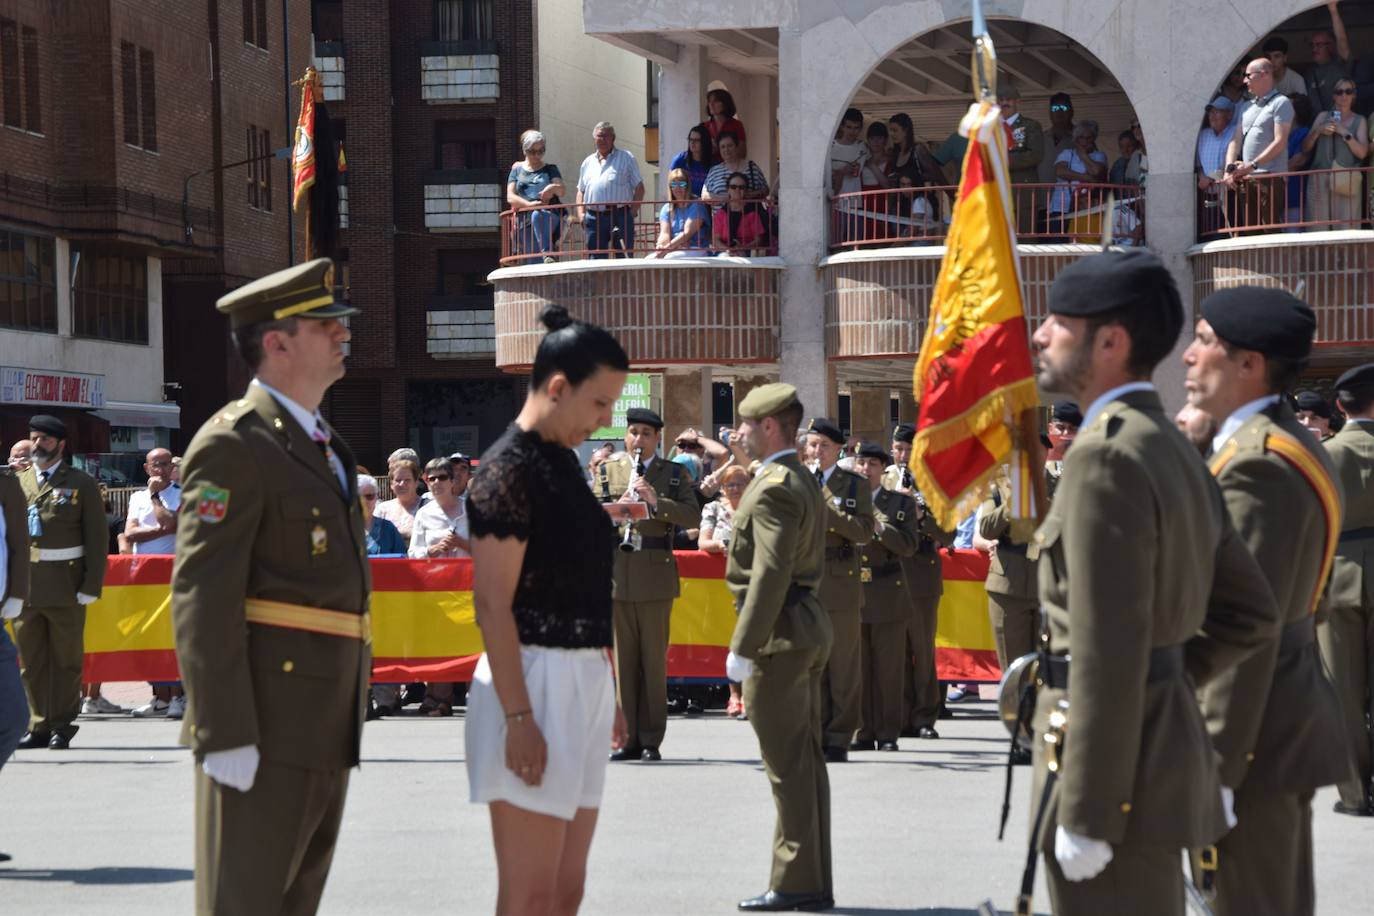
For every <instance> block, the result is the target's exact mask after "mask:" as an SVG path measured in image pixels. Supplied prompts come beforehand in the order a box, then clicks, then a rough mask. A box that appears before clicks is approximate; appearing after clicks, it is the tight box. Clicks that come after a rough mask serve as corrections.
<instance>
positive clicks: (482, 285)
mask: <svg viewBox="0 0 1374 916" xmlns="http://www.w3.org/2000/svg"><path fill="white" fill-rule="evenodd" d="M438 254H439V265H438V266H439V276H438V278H437V283H436V289H435V293H436V295H437V296H438V297H441V299H442V304H443V305H444V306H446V307H447V308H449V309H453V308H458V309H469V310H471V309H489V308H491V307H492V302H493V299H494V293H495V290H494V289H493V287H492V285H491V284H490V283H489V282H487V274H489V273H491V272H492V271H493V270H495V269H496V268H497V267H498V266H499V265H498V264H497V263H496V262H497V256H496V255H495V254H493V253H492V252H490V251H487V250H482V249H474V250H452V251H440V252H439V253H438Z"/></svg>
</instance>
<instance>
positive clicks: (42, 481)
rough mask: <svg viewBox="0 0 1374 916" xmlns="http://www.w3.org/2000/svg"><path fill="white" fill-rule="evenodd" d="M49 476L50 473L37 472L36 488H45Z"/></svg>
mask: <svg viewBox="0 0 1374 916" xmlns="http://www.w3.org/2000/svg"><path fill="white" fill-rule="evenodd" d="M51 475H52V471H39V472H38V486H39V487H46V486H47V485H48V477H49V476H51Z"/></svg>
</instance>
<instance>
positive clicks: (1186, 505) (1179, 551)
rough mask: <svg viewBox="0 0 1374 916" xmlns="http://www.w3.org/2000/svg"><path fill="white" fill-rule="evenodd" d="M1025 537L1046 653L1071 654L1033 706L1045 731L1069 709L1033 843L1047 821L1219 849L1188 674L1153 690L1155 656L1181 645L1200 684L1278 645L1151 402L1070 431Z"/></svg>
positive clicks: (1208, 493)
mask: <svg viewBox="0 0 1374 916" xmlns="http://www.w3.org/2000/svg"><path fill="white" fill-rule="evenodd" d="M1034 540H1035V542H1036V543H1037V544H1039V545H1040V548H1041V553H1040V560H1039V575H1040V603H1041V607H1042V608H1043V611H1044V613H1045V615H1046V618H1047V620H1048V625H1049V632H1050V652H1051V653H1053V654H1056V655H1063V654H1065V653H1068V654H1069V655H1071V656H1072V663H1071V666H1070V671H1069V690H1068V691H1067V692H1065V691H1062V690H1055V689H1049V688H1046V689H1043V690H1041V691H1040V692H1039V696H1038V698H1037V704H1036V719H1035V729H1036V734H1044V733H1045V728H1046V721H1047V719H1048V717H1049V713H1050V711H1051V710H1053V709H1054V708H1055V704H1056V703H1057V702H1058V701H1059V700H1061V699H1065V698H1067V699H1068V700H1069V702H1070V703H1071V707H1070V709H1069V723H1068V730H1067V731H1068V733H1067V738H1066V744H1065V754H1064V758H1063V762H1062V766H1061V768H1060V769H1061V772H1060V777H1059V780H1058V783H1057V785H1056V787H1055V793H1054V796H1053V797H1052V798H1051V810H1050V816H1048V817H1047V818H1046V828H1047V829H1046V831H1045V833H1044V834H1043V835H1042V837H1041V846H1042V848H1044V849H1049V848H1051V846H1050V845H1048V844H1052V842H1053V840H1052V836H1053V825H1054V824H1056V823H1059V824H1063V825H1064V826H1065V827H1066V828H1068V829H1069V830H1071V831H1073V832H1075V833H1078V834H1080V835H1083V836H1089V837H1093V838H1095V839H1099V840H1105V841H1107V842H1110V843H1114V844H1121V843H1129V844H1149V845H1157V846H1173V847H1197V846H1203V845H1207V844H1210V843H1212V842H1213V841H1214V840H1216V838H1217V837H1218V836H1220V835H1221V834H1222V833H1223V832H1224V830H1225V826H1226V824H1225V819H1224V813H1223V811H1222V809H1221V803H1220V800H1219V791H1220V787H1219V784H1218V781H1217V767H1216V756H1215V752H1214V751H1213V750H1212V743H1211V739H1210V737H1209V736H1208V734H1207V729H1206V726H1205V724H1204V722H1203V719H1202V714H1201V712H1200V711H1199V709H1198V705H1197V700H1196V698H1195V695H1194V690H1193V684H1192V683H1190V682H1189V679H1188V678H1185V677H1173V678H1168V679H1164V680H1159V681H1156V682H1153V683H1150V682H1148V671H1149V665H1150V650H1151V649H1153V648H1156V647H1167V646H1178V645H1180V644H1182V645H1184V656H1185V667H1186V670H1187V672H1188V674H1190V675H1191V676H1192V677H1193V679H1194V682H1195V683H1205V682H1207V681H1209V680H1211V679H1212V678H1213V677H1215V676H1217V675H1218V674H1220V673H1221V672H1222V671H1224V670H1225V669H1226V668H1228V667H1231V666H1233V665H1235V664H1237V663H1238V662H1240V661H1242V660H1243V659H1244V658H1246V657H1247V656H1249V655H1250V654H1252V653H1253V652H1255V651H1256V650H1257V649H1259V648H1260V647H1261V646H1263V645H1265V644H1266V643H1267V642H1268V641H1270V640H1271V639H1273V638H1274V637H1275V635H1276V634H1277V632H1278V610H1277V608H1276V607H1275V604H1274V599H1273V596H1272V595H1271V594H1270V592H1269V587H1268V585H1267V584H1266V583H1265V581H1264V578H1263V575H1262V574H1261V572H1260V570H1259V567H1258V565H1257V564H1256V562H1255V559H1254V557H1252V556H1251V555H1250V551H1249V550H1247V549H1246V547H1245V544H1244V542H1243V541H1241V539H1240V537H1239V536H1238V535H1237V534H1236V532H1235V529H1234V528H1233V527H1232V526H1231V522H1230V519H1229V518H1228V517H1227V515H1226V508H1225V506H1224V505H1223V504H1222V498H1221V492H1220V490H1219V489H1218V487H1217V484H1216V481H1215V480H1213V479H1212V475H1211V474H1210V473H1209V472H1208V470H1207V468H1206V466H1205V465H1204V464H1203V463H1202V461H1201V460H1200V459H1199V457H1198V453H1197V451H1196V450H1195V449H1194V448H1193V446H1192V445H1190V444H1189V443H1188V442H1187V440H1185V439H1184V438H1183V435H1182V433H1180V432H1179V431H1178V430H1177V429H1176V428H1175V427H1174V425H1173V422H1172V421H1171V420H1170V419H1169V418H1168V417H1167V416H1166V415H1165V413H1164V408H1163V405H1162V404H1161V403H1160V400H1159V396H1158V394H1156V393H1155V392H1153V391H1135V392H1130V393H1127V394H1124V395H1122V396H1121V397H1120V398H1117V399H1115V400H1113V401H1111V402H1110V403H1109V404H1108V405H1107V406H1106V407H1105V408H1104V409H1103V410H1102V412H1101V413H1100V414H1099V415H1098V416H1097V417H1096V418H1094V420H1093V422H1092V424H1091V426H1088V427H1085V428H1083V429H1082V430H1080V431H1079V434H1078V438H1077V441H1075V443H1074V446H1073V448H1072V450H1070V452H1069V455H1068V460H1067V466H1066V470H1065V472H1064V479H1063V481H1062V482H1061V483H1060V485H1059V488H1058V491H1057V493H1056V496H1055V500H1054V502H1053V503H1052V504H1051V506H1050V512H1049V515H1048V516H1047V517H1046V519H1045V521H1044V523H1043V524H1042V525H1041V526H1040V529H1039V530H1038V531H1037V532H1036V533H1035V536H1034ZM1036 765H1037V772H1036V777H1037V781H1043V779H1044V777H1045V769H1044V765H1045V761H1044V758H1043V756H1042V755H1041V754H1040V753H1037V757H1036Z"/></svg>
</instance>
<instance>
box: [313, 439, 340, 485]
mask: <svg viewBox="0 0 1374 916" xmlns="http://www.w3.org/2000/svg"><path fill="white" fill-rule="evenodd" d="M310 438H311V439H312V440H313V441H314V442H315V444H316V445H318V446H319V447H320V454H322V455H324V460H325V463H326V464H328V465H329V470H330V471H332V472H333V473H334V476H336V477H337V476H339V467H338V464H337V463H336V460H335V457H334V449H332V448H330V446H329V433H327V432H325V431H324V428H323V427H322V426H320V425H319V423H316V424H315V431H314V432H312V433H311V434H310ZM342 485H343V484H342V481H341V482H340V486H342Z"/></svg>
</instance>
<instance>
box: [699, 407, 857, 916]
mask: <svg viewBox="0 0 1374 916" xmlns="http://www.w3.org/2000/svg"><path fill="white" fill-rule="evenodd" d="M739 415H740V417H741V418H742V420H741V422H740V428H739V431H738V432H737V433H736V437H737V439H738V440H739V442H740V444H741V446H742V447H743V448H744V451H745V454H747V455H748V456H749V457H750V458H752V459H754V460H755V461H759V462H762V464H761V466H760V468H759V470H758V473H757V474H755V475H754V479H753V480H752V481H751V482H750V484H749V488H748V489H747V490H745V492H744V497H743V499H741V500H740V504H739V508H738V509H736V510H735V517H734V521H733V523H732V527H733V531H734V534H733V536H732V537H731V539H730V552H729V556H728V559H727V563H726V568H725V583H726V585H727V586H728V587H729V589H730V593H731V594H732V595H733V596H734V599H735V609H736V611H737V612H738V613H739V619H738V620H737V621H736V623H735V632H734V635H733V636H732V637H731V639H730V654H729V656H728V657H727V658H726V673H727V674H728V675H729V676H730V678H731V679H732V680H738V681H743V683H744V702H745V706H746V707H747V708H748V710H749V724H750V725H752V726H753V728H754V731H755V733H756V734H757V735H758V738H759V752H760V754H761V755H762V757H763V768H764V771H765V772H766V773H767V774H768V781H769V784H770V785H771V786H772V789H773V803H774V805H775V806H776V807H777V811H778V820H777V827H776V829H775V830H774V833H773V867H772V871H771V872H770V875H769V879H768V890H767V891H765V892H764V893H762V894H760V895H759V896H757V897H752V898H750V899H748V900H743V901H741V902H740V904H739V908H740V909H741V910H744V911H746V912H778V911H787V910H802V909H804V910H819V909H829V908H831V907H833V906H834V905H835V897H834V893H835V891H834V882H833V878H832V875H831V867H830V779H829V776H828V775H827V774H826V771H825V758H824V756H823V754H822V751H821V673H822V672H823V671H824V670H825V660H826V657H827V656H828V655H829V654H830V644H831V639H832V634H831V625H830V622H831V619H832V618H831V615H830V614H828V613H827V612H826V609H825V608H824V606H822V604H821V602H820V599H819V597H818V594H817V590H818V589H819V588H820V584H821V577H822V576H823V575H824V566H825V530H826V527H827V526H828V525H829V524H830V521H829V514H828V512H827V509H826V499H825V498H824V497H823V496H822V494H821V490H820V488H819V487H818V486H817V485H816V480H815V477H814V476H813V474H812V473H811V472H810V471H809V470H808V469H806V468H804V467H802V463H801V461H800V460H799V459H798V457H797V451H796V449H795V448H794V447H793V446H794V443H795V442H796V438H797V427H798V426H799V425H800V424H801V419H802V405H801V402H800V401H799V400H797V389H796V388H794V387H792V386H791V385H785V384H781V383H775V384H771V385H761V386H760V387H758V388H755V389H754V390H753V391H751V392H749V394H748V395H747V396H746V397H745V398H744V400H743V401H741V402H740V405H739Z"/></svg>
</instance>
